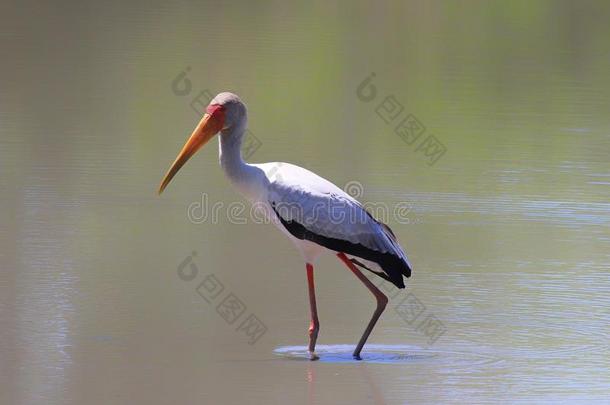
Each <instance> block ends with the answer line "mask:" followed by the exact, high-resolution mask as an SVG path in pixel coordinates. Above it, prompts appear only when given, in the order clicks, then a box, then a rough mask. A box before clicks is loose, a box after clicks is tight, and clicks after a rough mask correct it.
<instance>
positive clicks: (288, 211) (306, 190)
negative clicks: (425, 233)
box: [159, 92, 411, 360]
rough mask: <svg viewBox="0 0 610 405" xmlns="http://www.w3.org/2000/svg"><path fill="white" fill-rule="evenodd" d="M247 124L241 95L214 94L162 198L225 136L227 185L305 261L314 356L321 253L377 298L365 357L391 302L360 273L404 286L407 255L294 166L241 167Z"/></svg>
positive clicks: (383, 228)
mask: <svg viewBox="0 0 610 405" xmlns="http://www.w3.org/2000/svg"><path fill="white" fill-rule="evenodd" d="M247 121H248V116H247V110H246V106H245V104H244V103H243V102H242V101H241V100H240V98H239V97H238V96H237V95H235V94H233V93H228V92H225V93H220V94H218V95H217V96H216V97H214V99H213V100H212V101H211V102H210V104H209V105H208V106H207V108H206V112H205V114H204V115H203V118H202V119H201V121H200V122H199V124H198V125H197V127H196V128H195V130H194V131H193V133H192V135H191V136H190V138H189V139H188V140H187V142H186V144H185V145H184V147H183V148H182V150H181V151H180V153H179V154H178V157H177V158H176V160H175V161H174V163H173V164H172V165H171V167H170V168H169V170H168V171H167V173H166V175H165V177H164V178H163V180H162V181H161V185H160V186H159V194H161V193H162V192H163V190H164V189H165V188H166V187H167V185H168V184H169V182H170V181H171V180H172V178H173V177H174V176H175V174H176V173H177V172H178V170H180V168H181V167H182V166H183V165H184V164H185V163H186V162H187V160H188V159H189V158H190V157H191V156H193V155H194V154H195V153H196V152H197V151H198V150H199V149H200V148H201V147H202V146H203V145H205V144H206V143H207V142H208V141H209V140H210V139H211V138H212V137H213V136H214V135H216V134H217V133H220V143H219V149H220V151H219V155H220V165H221V167H222V169H223V170H224V172H225V174H226V176H227V177H228V179H229V181H230V182H231V183H232V185H233V186H234V187H235V188H236V189H237V190H238V191H239V192H240V193H241V194H242V195H243V196H244V197H245V198H246V199H247V200H249V201H250V202H251V203H252V204H256V208H258V209H261V210H262V212H263V213H264V215H266V217H267V218H268V219H270V220H271V222H272V223H273V224H275V225H276V227H278V228H279V229H280V231H282V232H283V233H284V234H285V235H286V236H287V237H288V238H289V239H290V240H291V241H292V242H293V243H294V244H295V245H296V247H297V249H298V250H299V251H300V253H301V255H302V257H303V259H304V260H305V268H306V272H307V284H308V289H309V306H310V311H311V322H310V326H309V346H308V354H309V358H310V359H311V360H317V359H318V358H319V357H318V356H317V355H316V353H315V347H316V340H317V338H318V332H319V330H320V322H319V320H318V311H317V307H316V294H315V286H314V267H313V266H314V263H315V261H316V259H317V258H318V257H319V256H320V254H322V253H323V252H327V251H329V250H330V251H331V252H333V253H334V254H336V255H337V256H338V258H339V259H340V260H341V261H342V262H343V263H344V264H345V265H346V266H347V267H348V268H349V269H350V270H351V271H352V273H354V275H355V276H356V277H357V278H358V279H359V280H360V281H361V282H362V283H363V284H364V285H365V286H366V287H367V288H368V289H369V290H370V291H371V292H372V293H373V295H374V296H375V299H376V301H377V306H376V308H375V312H374V313H373V316H372V317H371V320H370V321H369V323H368V325H367V327H366V329H365V330H364V333H363V334H362V337H361V338H360V340H359V341H358V344H357V345H356V348H355V349H354V353H353V357H354V359H356V360H360V359H361V357H360V352H361V351H362V348H363V346H364V344H365V343H366V340H367V339H368V337H369V335H370V334H371V331H372V330H373V328H374V326H375V324H376V323H377V320H378V319H379V317H380V316H381V313H382V312H383V310H384V309H385V307H386V304H387V302H388V298H387V297H386V296H385V295H384V294H383V293H382V292H381V291H380V290H379V289H378V288H377V287H376V286H375V285H374V284H373V283H372V282H371V281H370V280H369V279H368V278H367V277H366V276H365V275H364V274H363V273H362V272H361V271H360V269H359V268H362V269H364V270H367V271H370V272H372V273H374V274H375V275H377V276H379V277H381V278H383V279H385V280H387V281H390V282H391V283H393V284H394V285H395V286H396V287H398V288H405V284H404V281H403V277H410V276H411V265H410V263H409V261H408V259H407V256H406V255H405V253H404V251H403V249H402V248H401V246H400V245H399V243H398V240H397V239H396V236H395V235H394V233H393V232H392V230H391V229H390V228H389V227H388V226H387V225H385V224H383V223H382V222H380V221H377V220H376V219H375V218H373V216H372V215H370V214H369V213H368V211H367V210H366V209H365V208H364V207H363V206H362V204H360V203H359V202H358V201H357V200H356V199H354V198H352V197H351V196H350V195H349V194H347V193H346V192H344V191H343V190H341V189H340V188H339V187H337V186H335V185H334V184H333V183H331V182H330V181H328V180H326V179H324V178H322V177H320V176H318V175H316V174H315V173H313V172H310V171H309V170H307V169H304V168H302V167H299V166H295V165H292V164H289V163H283V162H272V163H262V164H251V163H246V162H244V160H243V159H242V156H241V144H242V140H243V137H244V133H245V131H246V126H247Z"/></svg>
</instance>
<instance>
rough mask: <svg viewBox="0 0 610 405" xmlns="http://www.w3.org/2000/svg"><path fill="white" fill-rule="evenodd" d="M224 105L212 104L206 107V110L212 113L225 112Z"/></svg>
mask: <svg viewBox="0 0 610 405" xmlns="http://www.w3.org/2000/svg"><path fill="white" fill-rule="evenodd" d="M224 110H225V108H224V106H222V105H220V104H210V105H209V106H208V108H206V109H205V112H206V113H208V114H210V115H214V114H215V113H217V112H218V113H221V112H222V113H224Z"/></svg>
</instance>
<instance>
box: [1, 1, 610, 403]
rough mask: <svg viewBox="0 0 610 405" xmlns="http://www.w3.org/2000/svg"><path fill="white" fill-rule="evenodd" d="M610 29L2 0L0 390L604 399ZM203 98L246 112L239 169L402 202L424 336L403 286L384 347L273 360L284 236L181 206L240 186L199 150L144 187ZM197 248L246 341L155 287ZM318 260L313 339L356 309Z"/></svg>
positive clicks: (96, 398)
mask: <svg viewBox="0 0 610 405" xmlns="http://www.w3.org/2000/svg"><path fill="white" fill-rule="evenodd" d="M609 19H610V3H608V2H605V1H504V2H503V1H463V2H455V1H390V2H379V3H370V2H360V1H350V2H321V1H314V2H280V1H275V2H258V1H250V2H245V1H244V2H237V1H235V2H228V1H225V2H221V1H208V2H203V3H202V2H172V3H165V2H129V3H125V2H112V1H111V2H103V3H100V2H54V3H49V2H42V1H39V2H34V1H21V2H16V1H5V2H3V3H2V4H1V5H0V49H1V50H2V55H3V58H2V63H0V73H1V75H0V77H2V82H1V87H0V207H1V208H2V209H1V210H0V266H1V267H0V384H1V386H0V402H2V403H6V404H30V403H43V402H44V403H75V404H76V403H90V404H95V403H100V404H101V403H104V404H107V403H134V402H136V403H144V402H147V403H167V402H170V401H172V402H180V403H210V404H211V403H219V404H220V403H222V404H225V403H226V404H241V403H265V404H269V403H278V404H280V403H319V404H326V403H347V402H348V401H349V402H351V403H363V404H364V403H366V404H368V403H372V402H374V403H396V404H399V403H440V402H467V403H489V402H496V401H497V402H513V401H519V400H524V401H526V400H529V401H534V402H536V403H540V402H545V401H547V402H557V401H581V402H584V401H591V400H595V399H596V400H600V401H603V400H608V392H610V360H608V359H609V356H608V344H607V342H608V337H609V336H608V324H609V321H610V319H609V318H610V315H609V308H610V303H609V301H608V296H609V293H610V281H609V280H608V270H609V265H608V261H609V260H608V259H609V253H608V252H610V249H609V247H610V245H609V244H610V231H609V225H610V203H609V197H610V191H609V190H610V188H609V186H610V165H609V160H608V156H609V155H610V116H609V114H608V111H609V107H610V80H609V78H608V72H609V71H610V25H609V24H608V21H609ZM186 69H188V72H187V76H186V77H187V79H188V80H189V81H190V86H191V87H190V89H191V90H190V91H189V92H186V93H188V94H184V95H178V94H176V92H175V89H173V88H172V83H173V82H174V80H176V78H177V77H178V75H180V74H181V73H183V72H185V71H186ZM372 72H374V73H375V75H376V76H375V78H374V82H373V83H374V86H375V87H376V89H377V91H378V93H377V98H376V99H375V100H374V101H371V102H368V103H367V102H363V101H361V100H360V99H359V98H358V97H357V88H358V86H359V85H360V83H362V81H363V80H364V79H365V78H367V77H368V76H369V75H370V74H371V73H372ZM204 90H207V91H211V92H212V93H217V92H220V91H232V92H235V93H237V94H239V95H240V97H241V98H242V99H243V100H244V102H245V103H246V104H247V106H248V110H249V127H250V130H251V131H252V133H253V134H255V136H256V138H257V139H259V140H260V142H261V146H260V148H259V149H258V150H256V152H255V153H254V154H253V155H252V156H251V157H250V160H251V161H253V162H265V161H286V162H292V163H295V164H298V165H301V166H304V167H307V168H309V169H310V170H313V171H315V172H317V173H318V174H320V175H322V176H323V177H326V178H328V179H329V180H331V181H333V182H335V183H336V184H337V185H339V186H340V187H343V185H345V184H346V183H348V182H353V181H356V182H359V183H361V184H362V185H363V187H364V190H363V195H362V196H361V197H360V199H361V200H362V201H363V202H383V203H385V204H388V205H389V206H390V207H393V206H396V205H397V204H400V203H403V202H408V203H409V204H410V205H411V206H412V209H411V211H410V212H409V216H410V219H412V221H410V223H408V224H406V223H398V222H396V221H390V223H389V225H390V226H392V228H393V229H394V231H395V233H396V234H397V236H398V237H399V239H400V241H401V243H402V244H403V246H404V247H405V250H406V252H407V254H408V256H409V258H410V260H411V262H412V263H413V265H414V268H415V271H414V276H413V277H412V279H411V280H410V283H409V284H408V286H407V292H413V293H414V294H415V295H416V296H417V298H418V299H419V300H421V302H423V303H424V304H425V306H426V308H427V311H429V312H430V313H433V314H434V315H435V316H436V317H438V319H440V320H441V321H442V322H443V324H444V325H445V326H446V329H447V331H446V333H445V334H444V335H443V336H442V337H441V338H440V339H439V340H438V341H436V342H434V344H429V342H427V340H426V336H423V335H422V333H421V332H418V331H417V330H416V329H415V328H414V327H413V326H412V325H409V324H406V323H405V322H404V320H403V319H401V318H400V316H398V314H397V312H396V311H395V310H393V309H392V308H395V306H394V307H393V306H392V305H396V303H399V302H400V300H401V299H402V297H404V296H405V295H406V294H407V292H405V291H401V292H400V294H399V295H397V296H396V297H394V298H393V299H392V303H394V304H392V303H391V304H390V306H389V309H388V311H387V312H386V313H385V314H384V316H383V317H382V320H381V322H380V323H379V325H378V327H377V329H376V330H375V332H374V334H373V335H372V337H371V339H370V342H371V343H373V344H374V343H380V344H401V345H406V346H405V347H406V348H407V349H408V350H407V357H406V360H405V361H401V362H399V364H375V363H359V364H334V363H332V362H326V363H325V362H319V363H313V364H310V363H308V362H298V361H296V362H295V361H290V360H287V359H283V358H278V357H277V356H274V355H273V350H274V349H275V348H277V347H278V346H286V345H302V344H306V340H307V335H306V331H307V323H308V317H309V313H308V304H307V291H306V283H305V274H304V271H303V270H304V266H303V263H302V262H301V259H300V257H299V256H298V254H297V252H296V250H294V249H293V247H292V246H291V244H290V243H289V242H288V241H287V240H286V239H285V238H284V237H283V235H281V234H280V233H279V232H277V231H275V230H274V229H273V227H272V226H271V225H257V224H253V223H251V222H250V221H248V223H246V224H240V225H238V224H234V223H231V222H230V221H228V220H226V219H225V220H223V219H221V220H220V221H219V222H218V223H209V222H205V223H201V224H197V223H193V222H192V221H190V220H189V218H188V217H187V214H186V213H187V209H188V207H189V205H190V204H192V203H193V202H197V201H201V198H202V197H201V196H202V193H207V195H208V196H209V198H210V203H224V204H225V205H228V204H230V203H231V202H234V201H242V200H241V198H240V197H239V196H238V195H237V194H236V193H235V191H233V190H232V189H231V188H230V187H229V185H228V182H227V181H226V179H225V178H224V176H223V174H222V172H221V169H220V168H219V167H218V158H217V149H216V147H215V145H211V146H209V147H208V148H207V149H206V150H204V151H202V152H201V153H200V154H198V155H197V157H195V158H194V159H193V160H192V161H191V162H189V164H188V165H187V166H186V167H185V168H184V169H183V170H182V171H181V173H180V175H179V176H178V177H177V178H176V179H175V180H174V181H173V182H172V184H171V186H170V188H169V189H168V190H167V192H166V193H165V194H164V195H163V197H158V196H157V195H156V187H157V185H158V183H159V181H160V179H161V177H162V176H163V174H164V172H165V170H166V169H167V167H168V165H169V164H170V163H171V161H172V160H173V158H174V157H175V155H176V153H177V152H178V150H179V148H180V147H181V146H182V143H183V141H184V139H185V138H186V137H187V135H188V134H190V131H191V130H192V128H193V127H194V126H195V125H196V123H197V121H198V119H199V115H198V114H197V113H196V112H195V111H193V109H192V107H191V105H190V104H191V103H192V102H193V99H194V97H195V96H197V95H198V94H199V92H200V91H204ZM390 95H393V96H394V97H395V98H396V100H397V101H398V102H400V103H401V104H402V105H403V106H404V114H407V113H409V114H413V115H414V116H415V117H417V119H418V120H419V121H420V122H421V123H422V124H423V125H424V126H425V128H426V136H427V135H428V134H433V135H434V136H435V137H436V138H437V139H438V140H439V141H440V142H441V143H442V144H443V145H444V147H445V148H446V152H445V154H444V155H443V156H442V157H441V158H440V159H439V160H438V161H437V162H436V163H435V164H433V165H429V164H428V163H429V162H428V160H427V159H426V157H425V156H424V155H423V154H422V153H421V151H416V146H414V145H407V144H406V143H405V142H403V140H402V139H401V138H400V137H398V136H397V135H396V134H395V133H394V124H391V125H390V124H386V123H385V122H384V121H383V120H382V119H381V118H380V117H379V116H378V115H377V114H376V112H375V109H376V108H377V106H378V105H379V104H380V102H381V101H382V100H383V99H384V97H386V96H390ZM222 212H225V211H222ZM263 235H264V237H262V236H263ZM193 251H195V252H196V253H197V255H196V256H195V262H196V263H197V266H198V268H199V270H200V274H199V278H198V279H197V280H201V279H202V278H203V277H204V275H205V274H215V275H217V276H218V278H219V279H221V280H222V282H223V283H224V284H225V285H226V287H227V291H229V290H230V291H232V292H234V293H235V294H236V295H237V296H239V298H240V299H241V300H242V301H243V302H244V303H246V304H247V307H248V313H250V312H252V313H255V314H256V316H258V317H259V318H260V319H261V320H262V321H263V322H264V323H265V325H266V326H267V328H268V330H267V332H266V333H265V335H264V336H263V337H262V338H261V339H260V340H259V341H258V342H257V343H256V344H255V345H248V344H247V341H246V340H245V338H244V336H242V335H241V334H240V333H238V332H237V331H236V330H235V329H236V326H235V325H227V324H226V323H225V321H224V320H223V319H222V318H221V317H220V316H219V314H218V313H217V312H216V311H215V308H214V306H213V305H211V304H207V303H206V302H205V301H204V300H203V299H202V298H201V297H200V296H199V295H197V292H196V290H195V287H196V286H197V283H198V281H193V282H185V281H183V280H181V279H180V278H179V277H178V276H177V274H176V269H177V266H178V265H179V264H180V263H181V262H183V260H185V257H187V256H188V255H191V253H192V252H193ZM317 268H318V270H317V276H316V277H317V280H318V281H317V282H318V307H319V311H320V317H321V323H322V326H321V332H320V338H319V344H350V345H353V344H355V343H356V340H357V338H358V336H359V334H360V333H361V331H362V328H363V327H364V324H365V322H366V318H367V317H368V316H369V313H370V312H371V311H372V310H373V300H372V298H371V297H370V296H369V295H368V292H367V291H366V290H364V289H363V288H362V287H361V286H360V285H359V283H358V282H357V281H355V280H354V279H353V277H352V276H351V275H350V274H349V272H347V271H345V269H343V268H342V267H341V264H340V263H339V262H338V261H337V260H335V259H334V258H333V257H332V256H331V255H329V256H328V257H324V258H323V259H322V260H321V261H320V262H319V264H318V266H317ZM363 356H364V357H365V358H366V347H365V351H364V352H363Z"/></svg>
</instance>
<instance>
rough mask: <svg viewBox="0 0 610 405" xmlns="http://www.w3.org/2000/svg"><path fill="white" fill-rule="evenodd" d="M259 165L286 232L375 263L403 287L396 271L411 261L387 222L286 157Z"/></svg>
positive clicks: (406, 271)
mask: <svg viewBox="0 0 610 405" xmlns="http://www.w3.org/2000/svg"><path fill="white" fill-rule="evenodd" d="M272 165H273V164H272ZM278 165H279V166H278ZM264 170H265V172H266V173H267V177H268V180H269V186H268V195H267V198H268V201H269V204H270V205H271V207H272V208H273V210H274V211H275V213H276V214H277V216H278V218H279V220H280V222H281V223H282V225H283V226H284V227H285V228H286V229H287V230H288V232H290V233H291V234H292V235H293V236H294V237H296V238H298V239H305V240H309V241H312V242H315V243H317V244H319V245H322V246H324V247H326V248H328V249H331V250H334V251H338V252H344V253H346V254H349V255H351V256H357V257H359V258H362V259H364V260H366V261H370V262H374V263H377V264H378V265H379V267H381V269H382V270H383V271H384V272H385V274H387V276H388V277H387V279H389V280H390V281H392V282H393V283H394V284H396V285H397V286H398V287H401V288H402V287H404V283H403V280H402V276H406V277H409V276H410V275H411V266H410V264H409V262H408V259H407V257H406V255H405V253H404V252H403V250H402V248H401V247H400V245H399V244H398V241H397V240H396V237H395V236H394V234H393V233H392V231H391V230H390V228H389V227H388V226H387V225H385V224H383V223H381V222H379V221H377V220H375V218H373V217H372V216H371V215H370V214H369V213H368V212H367V211H366V210H365V209H364V207H363V206H362V205H361V204H360V203H359V202H358V201H357V200H355V199H354V198H352V197H351V196H350V195H348V194H347V193H345V192H344V191H343V190H341V189H340V188H338V187H337V186H335V185H334V184H332V183H331V182H329V181H328V180H326V179H323V178H322V177H320V176H318V175H316V174H314V173H312V172H310V171H309V170H306V169H303V168H301V167H298V166H294V165H291V164H288V163H276V164H275V166H268V167H266V168H264ZM359 264H362V263H361V262H360V263H359ZM363 267H365V268H367V269H368V270H371V269H370V268H368V267H367V266H363ZM371 271H373V270H371ZM378 275H379V274H378ZM384 278H385V277H384Z"/></svg>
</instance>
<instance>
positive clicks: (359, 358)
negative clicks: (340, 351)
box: [352, 353, 362, 360]
mask: <svg viewBox="0 0 610 405" xmlns="http://www.w3.org/2000/svg"><path fill="white" fill-rule="evenodd" d="M352 357H353V358H354V360H362V357H360V353H354V354H353V355H352Z"/></svg>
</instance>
